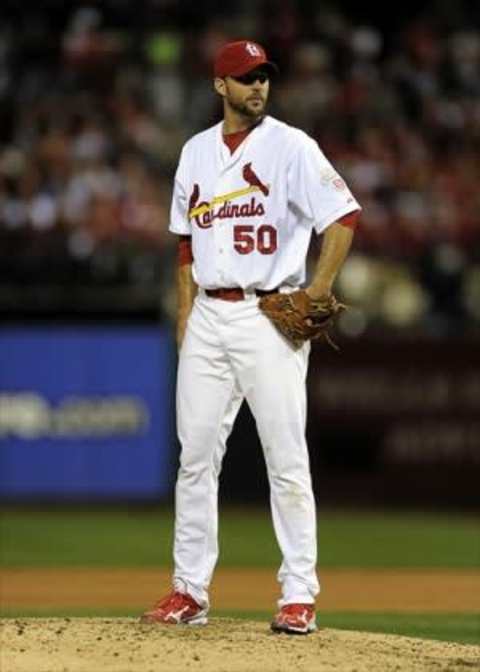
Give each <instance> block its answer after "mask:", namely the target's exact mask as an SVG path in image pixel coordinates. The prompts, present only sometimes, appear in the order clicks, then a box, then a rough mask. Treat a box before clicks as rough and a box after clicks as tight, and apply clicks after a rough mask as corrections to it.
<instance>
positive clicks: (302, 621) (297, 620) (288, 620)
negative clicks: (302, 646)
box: [270, 604, 317, 635]
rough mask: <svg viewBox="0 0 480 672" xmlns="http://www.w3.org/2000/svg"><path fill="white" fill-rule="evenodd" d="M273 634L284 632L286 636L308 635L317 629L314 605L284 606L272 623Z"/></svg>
mask: <svg viewBox="0 0 480 672" xmlns="http://www.w3.org/2000/svg"><path fill="white" fill-rule="evenodd" d="M270 627H271V628H272V630H273V632H285V633H287V634H288V635H308V633H309V632H314V631H315V630H316V629H317V624H316V623H315V605H313V604H286V605H285V606H283V607H282V608H281V609H280V611H279V612H278V614H277V615H276V616H275V618H274V619H273V621H272V624H271V626H270Z"/></svg>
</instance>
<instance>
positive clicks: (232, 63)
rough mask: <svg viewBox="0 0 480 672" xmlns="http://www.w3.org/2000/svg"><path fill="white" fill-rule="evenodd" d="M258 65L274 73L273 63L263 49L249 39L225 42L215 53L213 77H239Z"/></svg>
mask: <svg viewBox="0 0 480 672" xmlns="http://www.w3.org/2000/svg"><path fill="white" fill-rule="evenodd" d="M259 66H263V67H265V70H269V71H270V72H273V73H276V72H278V68H277V66H276V65H275V63H272V62H271V61H269V60H268V58H267V54H266V53H265V49H264V48H263V47H262V46H260V45H259V44H257V42H252V41H251V40H240V41H239V42H229V43H228V44H225V45H224V46H223V47H222V48H221V49H220V50H219V51H218V53H217V55H216V57H215V62H214V65H213V72H214V76H215V77H226V76H227V75H230V76H231V77H240V76H241V75H245V74H246V73H247V72H250V70H253V69H254V68H257V67H259Z"/></svg>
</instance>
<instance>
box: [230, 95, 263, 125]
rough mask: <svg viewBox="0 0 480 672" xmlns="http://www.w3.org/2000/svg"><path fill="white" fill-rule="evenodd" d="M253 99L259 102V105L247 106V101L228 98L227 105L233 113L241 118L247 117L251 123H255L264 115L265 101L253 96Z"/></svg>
mask: <svg viewBox="0 0 480 672" xmlns="http://www.w3.org/2000/svg"><path fill="white" fill-rule="evenodd" d="M255 98H256V99H257V100H258V101H259V102H260V101H261V104H259V105H255V106H253V105H249V100H248V99H246V100H244V101H243V100H242V101H238V100H234V99H232V98H228V104H229V105H230V107H231V108H232V110H233V111H234V112H236V113H237V114H240V115H242V116H243V117H247V118H248V119H252V121H255V120H257V119H259V118H260V117H263V115H264V114H265V107H266V104H267V102H266V100H264V99H263V98H262V97H261V96H255Z"/></svg>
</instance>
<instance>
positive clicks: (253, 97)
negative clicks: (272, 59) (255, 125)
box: [224, 70, 270, 119]
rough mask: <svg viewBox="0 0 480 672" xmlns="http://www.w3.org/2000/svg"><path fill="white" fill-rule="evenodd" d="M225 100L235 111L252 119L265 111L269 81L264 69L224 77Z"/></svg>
mask: <svg viewBox="0 0 480 672" xmlns="http://www.w3.org/2000/svg"><path fill="white" fill-rule="evenodd" d="M224 81H225V100H226V102H227V104H228V105H229V106H230V107H231V108H232V109H233V110H234V111H235V112H238V113H240V114H242V115H244V116H247V117H251V118H253V119H255V118H257V117H260V116H261V115H263V114H264V113H265V107H266V104H267V100H268V92H269V88H270V82H269V79H268V73H267V72H265V71H264V70H252V71H251V72H248V73H247V74H246V75H243V76H242V77H226V78H225V80H224Z"/></svg>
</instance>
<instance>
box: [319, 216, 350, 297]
mask: <svg viewBox="0 0 480 672" xmlns="http://www.w3.org/2000/svg"><path fill="white" fill-rule="evenodd" d="M358 216H359V211H358V210H356V211H355V212H353V213H349V214H348V215H346V216H345V217H342V218H341V219H339V220H338V221H336V222H334V223H333V224H330V226H329V227H328V228H327V229H326V231H325V233H324V234H323V240H322V246H321V250H320V256H319V258H318V261H317V263H316V266H315V270H314V273H313V277H312V281H311V283H310V285H309V286H308V287H307V288H306V292H307V294H308V295H309V296H310V298H312V299H315V300H316V299H320V298H322V297H324V296H326V295H328V294H330V293H331V291H332V287H333V284H334V282H335V278H336V277H337V275H338V273H339V271H340V269H341V268H342V266H343V263H344V261H345V259H346V257H347V255H348V252H349V250H350V247H351V244H352V240H353V235H354V229H355V226H356V224H357V220H358Z"/></svg>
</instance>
